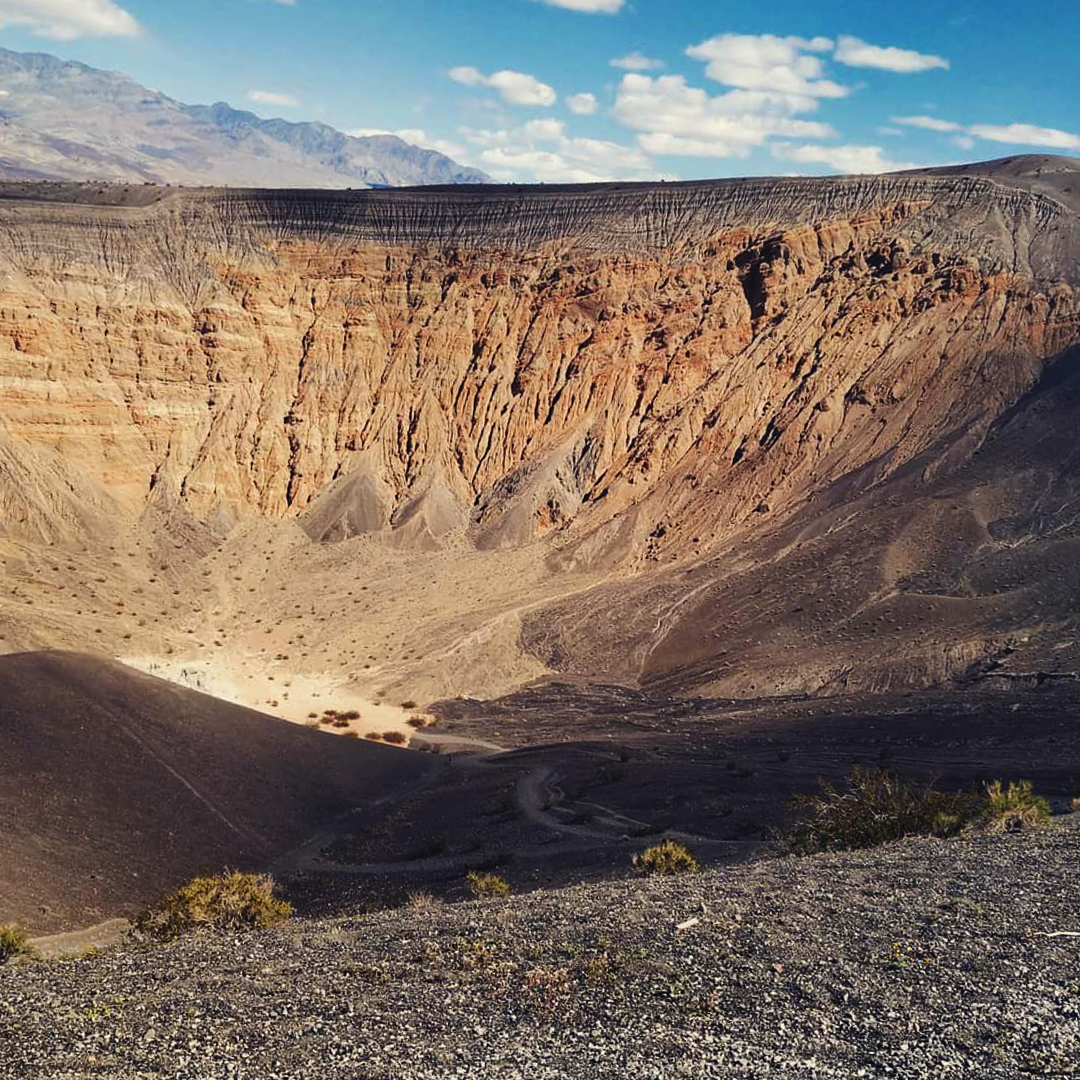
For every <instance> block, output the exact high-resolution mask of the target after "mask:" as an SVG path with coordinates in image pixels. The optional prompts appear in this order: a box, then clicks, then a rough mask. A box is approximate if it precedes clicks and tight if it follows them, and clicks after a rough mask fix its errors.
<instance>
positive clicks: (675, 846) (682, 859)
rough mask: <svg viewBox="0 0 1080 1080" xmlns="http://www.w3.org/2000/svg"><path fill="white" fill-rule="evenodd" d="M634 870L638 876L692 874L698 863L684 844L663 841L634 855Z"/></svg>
mask: <svg viewBox="0 0 1080 1080" xmlns="http://www.w3.org/2000/svg"><path fill="white" fill-rule="evenodd" d="M634 869H635V870H636V871H637V872H638V873H639V874H664V875H668V876H671V875H673V874H692V873H694V872H696V871H697V870H698V861H697V859H695V858H694V854H693V852H692V851H691V850H690V849H689V848H688V847H686V845H685V844H680V843H678V842H677V841H675V840H664V841H663V842H662V843H659V844H654V845H653V846H652V847H650V848H646V849H645V850H644V851H643V852H641V854H640V855H635V856H634Z"/></svg>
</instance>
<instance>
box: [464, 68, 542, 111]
mask: <svg viewBox="0 0 1080 1080" xmlns="http://www.w3.org/2000/svg"><path fill="white" fill-rule="evenodd" d="M447 75H449V76H450V78H451V79H453V80H454V82H457V83H461V84H462V85H463V86H487V87H490V88H491V89H492V90H498V91H499V93H500V94H501V95H502V98H503V100H504V101H506V102H509V104H511V105H541V106H543V107H545V108H547V107H548V106H551V105H554V104H555V102H556V101H557V100H558V96H557V95H556V93H555V91H554V90H553V89H552V88H551V87H550V86H548V85H547V83H543V82H541V81H540V80H539V79H538V78H536V76H534V75H527V74H525V73H524V72H521V71H496V72H495V74H494V75H485V74H484V73H483V72H482V71H478V70H477V69H476V68H474V67H456V68H451V69H450V70H449V71H448V72H447Z"/></svg>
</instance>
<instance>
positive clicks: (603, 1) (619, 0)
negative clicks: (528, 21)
mask: <svg viewBox="0 0 1080 1080" xmlns="http://www.w3.org/2000/svg"><path fill="white" fill-rule="evenodd" d="M540 3H541V4H548V5H550V6H551V7H561V8H567V9H569V10H570V11H586V12H588V13H589V14H590V15H615V14H617V13H618V12H620V11H622V9H623V5H624V4H625V3H626V0H540Z"/></svg>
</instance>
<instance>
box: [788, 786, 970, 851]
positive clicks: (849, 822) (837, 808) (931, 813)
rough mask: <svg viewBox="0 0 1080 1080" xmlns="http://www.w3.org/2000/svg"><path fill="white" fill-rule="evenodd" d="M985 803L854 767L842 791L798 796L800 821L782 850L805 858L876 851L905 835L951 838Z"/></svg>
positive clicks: (831, 788) (830, 789)
mask: <svg viewBox="0 0 1080 1080" xmlns="http://www.w3.org/2000/svg"><path fill="white" fill-rule="evenodd" d="M984 803H985V800H983V799H980V798H979V797H977V796H973V795H958V794H954V793H950V792H944V791H935V790H934V788H933V786H932V785H930V784H927V785H920V784H917V783H914V782H912V781H910V780H905V779H904V778H903V777H900V776H897V775H896V774H895V773H892V772H890V771H889V770H888V769H872V768H860V767H856V768H854V769H852V770H851V773H850V774H849V775H848V778H847V782H846V786H845V787H844V789H843V790H838V789H837V788H835V787H834V786H833V785H832V784H830V783H829V782H828V781H827V780H822V781H821V790H820V792H819V793H818V794H817V795H799V796H796V798H795V802H794V805H795V808H796V809H797V810H798V811H799V814H800V818H799V820H798V821H797V823H796V825H795V827H794V829H793V830H792V832H791V833H790V834H789V835H788V837H787V838H786V845H785V846H786V847H787V848H788V849H789V850H791V851H796V852H800V853H804V854H805V853H809V852H813V851H843V850H845V849H849V848H868V847H875V846H876V845H878V844H886V843H888V842H889V841H891V840H899V839H901V838H902V837H905V836H953V835H955V834H956V833H958V832H959V831H960V830H961V829H962V828H964V826H965V825H968V824H970V823H972V822H974V821H976V820H978V819H979V818H980V817H981V816H982V813H983V807H984Z"/></svg>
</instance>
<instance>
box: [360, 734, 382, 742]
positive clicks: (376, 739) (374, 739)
mask: <svg viewBox="0 0 1080 1080" xmlns="http://www.w3.org/2000/svg"><path fill="white" fill-rule="evenodd" d="M364 738H365V739H370V740H371V741H372V742H382V732H381V731H368V732H365V734H364Z"/></svg>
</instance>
